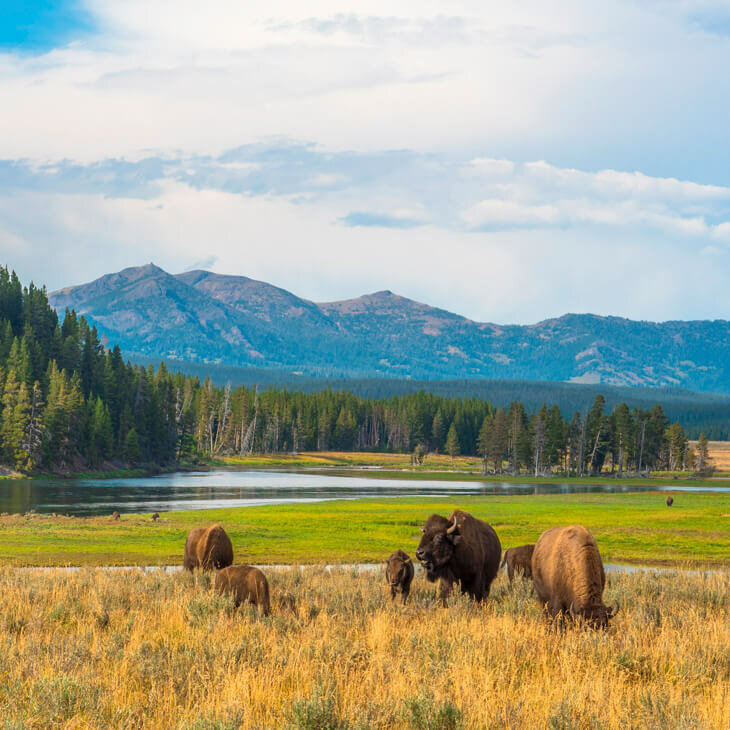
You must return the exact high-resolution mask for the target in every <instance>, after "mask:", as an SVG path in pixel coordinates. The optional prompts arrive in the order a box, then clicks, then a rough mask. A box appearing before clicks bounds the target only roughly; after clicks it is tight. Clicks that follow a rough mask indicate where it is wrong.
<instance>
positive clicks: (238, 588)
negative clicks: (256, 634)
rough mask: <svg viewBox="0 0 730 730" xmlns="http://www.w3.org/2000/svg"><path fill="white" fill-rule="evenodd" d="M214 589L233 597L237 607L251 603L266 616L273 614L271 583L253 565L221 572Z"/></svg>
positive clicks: (232, 566)
mask: <svg viewBox="0 0 730 730" xmlns="http://www.w3.org/2000/svg"><path fill="white" fill-rule="evenodd" d="M213 587H214V588H215V590H217V591H218V592H219V593H228V594H230V595H231V596H233V600H234V602H235V604H236V607H238V606H240V605H241V604H242V603H243V602H244V601H249V602H251V603H253V604H254V605H255V606H257V607H258V609H259V611H261V612H263V614H264V616H268V615H269V614H270V613H271V600H270V598H269V582H268V581H267V580H266V576H265V575H264V574H263V573H262V572H261V571H260V570H259V569H258V568H254V566H253V565H231V566H229V567H228V568H223V570H219V571H218V572H217V573H216V574H215V578H214V580H213Z"/></svg>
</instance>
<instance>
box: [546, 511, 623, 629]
mask: <svg viewBox="0 0 730 730" xmlns="http://www.w3.org/2000/svg"><path fill="white" fill-rule="evenodd" d="M532 580H533V582H534V585H535V592H536V593H537V598H538V600H539V601H540V603H541V604H542V606H543V607H544V609H545V611H546V613H547V614H549V615H550V616H552V617H553V618H560V619H562V617H563V616H571V617H572V618H576V619H577V618H579V619H582V620H583V621H585V622H586V623H588V624H590V625H592V626H594V627H596V628H606V627H607V626H608V620H609V619H610V618H612V617H613V616H615V615H616V613H617V609H615V608H609V607H607V606H605V605H604V603H603V589H604V587H605V585H606V573H605V571H604V570H603V563H602V562H601V555H600V553H599V552H598V545H596V541H595V539H594V538H593V535H591V533H590V532H588V530H586V528H585V527H581V526H580V525H570V526H569V527H553V528H552V529H551V530H547V531H546V532H543V533H542V535H540V539H539V540H538V541H537V543H536V544H535V550H534V552H533V554H532Z"/></svg>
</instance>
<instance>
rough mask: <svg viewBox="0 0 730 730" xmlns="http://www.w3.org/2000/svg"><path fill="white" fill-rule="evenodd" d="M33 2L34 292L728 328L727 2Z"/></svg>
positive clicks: (15, 23)
mask: <svg viewBox="0 0 730 730" xmlns="http://www.w3.org/2000/svg"><path fill="white" fill-rule="evenodd" d="M5 5H8V4H7V3H6V4H5ZM15 5H16V6H17V7H15V8H5V7H4V6H3V9H2V10H0V95H2V98H3V100H4V104H3V113H2V115H0V260H2V261H3V263H7V264H9V265H10V266H13V267H14V268H16V269H17V270H18V272H19V273H20V274H21V275H22V276H23V277H24V278H25V279H30V278H33V279H35V280H36V281H38V282H44V283H47V284H48V286H49V288H51V289H53V288H57V287H61V286H66V285H69V284H75V283H81V282H83V281H89V280H91V279H93V278H96V277H97V276H100V275H102V274H104V273H107V272H109V271H114V270H117V269H120V268H123V267H125V266H132V265H138V264H142V263H146V262H148V261H150V260H152V261H155V262H156V263H157V264H159V265H160V266H163V267H164V268H166V269H168V270H170V271H173V272H176V271H181V270H183V269H187V268H191V267H195V266H200V265H205V266H206V267H208V268H212V269H214V270H216V271H219V272H225V273H234V274H244V275H248V276H252V277H254V278H260V279H264V280H267V281H271V282H272V283H275V284H277V285H279V286H283V287H285V288H288V289H290V290H292V291H294V292H296V293H297V294H299V295H302V296H306V297H309V298H311V299H314V300H318V301H322V300H327V299H339V298H345V297H350V296H357V295H359V294H362V293H364V292H368V291H375V290H380V289H391V290H393V291H396V292H398V293H401V294H403V295H405V296H410V297H412V298H415V299H420V300H422V301H427V302H429V303H433V304H436V305H438V306H441V307H445V308H447V309H450V310H453V311H457V312H459V313H462V314H465V315H467V316H470V317H472V318H474V319H477V320H484V321H495V322H533V321H537V320H539V319H543V318H546V317H549V316H557V315H560V314H562V313H564V312H568V311H573V312H575V311H593V312H597V313H600V314H616V315H621V316H629V317H635V318H645V319H654V320H663V319H679V318H681V319H689V318H727V316H728V311H730V288H729V287H727V284H726V282H727V281H728V277H730V144H728V140H727V130H728V128H729V127H730V76H729V75H728V74H727V72H726V69H727V68H728V66H729V65H730V63H729V62H730V2H726V1H724V2H684V1H683V0H648V1H644V2H638V0H637V2H633V1H629V0H617V2H615V3H610V4H606V3H605V2H598V1H597V0H580V1H579V0H572V1H568V0H561V2H558V3H551V4H550V6H549V7H548V6H547V5H546V4H545V3H542V2H538V0H525V1H524V2H521V3H512V4H505V3H502V2H496V0H495V1H494V2H492V1H490V0H486V1H484V2H476V1H475V0H453V1H452V2H449V3H446V2H442V1H440V0H422V1H421V2H418V3H416V2H395V3H394V2H392V1H391V2H385V1H384V0H373V1H372V2H371V3H368V6H367V9H366V10H365V11H364V8H363V6H362V4H361V3H356V2H353V1H352V0H338V1H337V2H334V0H312V2H309V3H306V4H302V3H297V2H294V1H293V0H273V1H271V2H267V3H266V4H265V5H261V6H259V5H255V4H252V3H240V2H237V1H234V0H212V1H211V2H209V3H200V2H193V1H192V0H174V1H173V0H158V1H157V2H154V3H149V2H143V0H125V1H124V2H119V1H117V2H113V1H112V0H79V1H78V2H74V3H67V2H48V3H23V4H22V9H20V10H18V9H17V8H18V7H21V4H15Z"/></svg>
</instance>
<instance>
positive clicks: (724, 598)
mask: <svg viewBox="0 0 730 730" xmlns="http://www.w3.org/2000/svg"><path fill="white" fill-rule="evenodd" d="M269 577H270V582H271V586H272V599H273V609H274V613H273V615H272V616H271V617H270V618H259V617H258V616H257V614H256V613H255V611H254V610H253V609H251V608H241V609H239V610H234V609H233V608H232V606H231V603H230V601H229V600H228V599H226V598H224V597H221V596H217V595H215V594H213V593H212V592H211V591H210V589H209V584H210V579H209V577H208V576H204V575H196V576H195V577H192V576H190V575H183V574H181V573H177V574H165V573H163V572H162V571H153V572H149V573H143V572H142V571H139V570H133V571H104V570H87V569H84V570H81V571H78V572H72V573H68V572H63V571H57V570H55V571H54V570H51V571H23V570H18V569H11V568H4V569H2V570H0V722H2V723H3V724H2V725H0V726H2V727H4V728H54V727H57V728H108V727H111V728H117V727H119V728H122V727H123V728H165V729H168V728H199V729H201V730H202V729H203V728H211V729H212V728H220V729H223V728H238V727H244V728H280V727H285V728H287V727H288V728H302V729H311V730H315V729H320V730H328V729H334V728H340V729H344V728H363V729H364V728H418V729H424V730H425V729H430V730H438V729H444V730H446V729H448V728H485V727H490V728H529V729H530V730H532V729H534V728H554V729H556V728H566V729H567V728H603V730H612V729H616V730H618V729H619V728H620V729H621V730H624V729H625V728H656V729H657V730H658V729H659V728H680V727H681V728H718V729H720V728H727V727H728V726H729V723H730V714H729V712H728V708H729V707H730V574H727V573H714V574H682V573H666V574H663V573H660V574H650V573H636V574H629V575H624V574H616V575H612V576H611V577H610V578H609V586H608V587H607V591H606V594H607V595H606V598H607V600H608V602H618V603H620V605H621V606H622V612H621V613H620V614H619V616H618V617H617V618H616V620H615V621H614V624H613V626H612V628H611V629H610V630H609V631H608V632H606V633H599V632H593V631H587V630H578V629H570V630H568V631H567V632H565V633H564V634H559V633H556V632H554V631H551V630H550V629H549V627H548V626H547V625H546V623H545V622H544V621H543V620H542V618H541V616H540V614H539V611H538V607H537V605H536V602H535V599H534V598H533V597H532V596H531V595H530V591H529V587H528V586H527V584H524V583H523V584H520V585H519V586H518V587H517V588H516V589H515V590H511V589H509V588H508V586H507V584H506V580H505V578H504V577H501V578H500V579H499V580H498V582H497V583H496V584H495V587H494V589H493V596H492V599H490V601H489V602H488V603H487V604H486V605H485V606H477V605H474V604H472V603H470V602H468V601H467V600H466V599H464V598H463V597H461V596H458V597H454V598H453V599H452V602H451V605H450V607H449V609H448V610H443V609H441V608H438V607H437V606H436V605H435V601H434V595H433V587H432V586H431V585H429V584H426V583H424V581H423V579H422V578H421V577H420V576H419V577H417V578H416V581H415V583H414V591H413V593H412V596H411V597H412V603H410V604H409V605H408V606H406V607H405V608H404V607H402V606H400V605H399V604H395V605H393V604H391V603H390V600H389V598H386V585H385V580H384V578H383V576H382V575H380V574H379V573H378V574H363V575H357V574H356V573H355V572H354V571H350V570H347V571H339V572H335V573H332V574H329V573H327V572H325V571H324V570H320V569H313V568H309V569H305V570H304V571H302V572H300V571H299V570H296V569H289V570H286V571H281V572H279V571H269Z"/></svg>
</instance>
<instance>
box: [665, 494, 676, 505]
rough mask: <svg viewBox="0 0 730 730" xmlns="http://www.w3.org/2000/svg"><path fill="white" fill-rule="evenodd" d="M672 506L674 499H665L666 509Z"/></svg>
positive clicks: (670, 497)
mask: <svg viewBox="0 0 730 730" xmlns="http://www.w3.org/2000/svg"><path fill="white" fill-rule="evenodd" d="M673 504H674V499H673V498H672V496H671V495H670V496H669V497H667V507H671V506H672V505H673Z"/></svg>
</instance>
